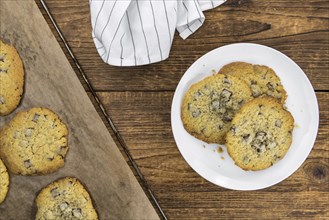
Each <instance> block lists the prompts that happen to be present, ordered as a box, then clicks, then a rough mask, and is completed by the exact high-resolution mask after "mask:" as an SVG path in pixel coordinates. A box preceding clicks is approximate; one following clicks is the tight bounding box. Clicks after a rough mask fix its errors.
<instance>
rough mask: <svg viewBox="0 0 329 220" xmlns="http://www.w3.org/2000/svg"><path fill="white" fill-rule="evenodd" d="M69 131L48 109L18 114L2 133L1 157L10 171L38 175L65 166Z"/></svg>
mask: <svg viewBox="0 0 329 220" xmlns="http://www.w3.org/2000/svg"><path fill="white" fill-rule="evenodd" d="M67 136H68V130H67V127H66V126H65V124H64V123H63V122H62V121H61V119H60V118H59V117H58V116H57V115H56V114H55V113H54V112H52V111H51V110H49V109H46V108H31V109H30V110H28V111H22V112H18V113H17V114H16V115H15V116H14V118H13V119H12V120H11V121H10V122H9V123H8V124H6V125H5V126H4V127H3V128H2V129H1V130H0V139H1V143H0V155H1V157H2V159H3V161H4V163H5V164H6V165H7V168H8V170H9V171H10V172H12V173H14V174H21V175H38V174H47V173H51V172H54V171H56V170H58V169H59V168H61V167H62V166H64V158H65V155H66V153H67V150H68V145H67Z"/></svg>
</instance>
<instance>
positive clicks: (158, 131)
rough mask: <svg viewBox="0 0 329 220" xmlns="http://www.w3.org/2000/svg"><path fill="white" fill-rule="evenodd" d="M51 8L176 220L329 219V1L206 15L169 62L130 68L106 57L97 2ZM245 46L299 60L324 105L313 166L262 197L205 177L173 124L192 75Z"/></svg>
mask: <svg viewBox="0 0 329 220" xmlns="http://www.w3.org/2000/svg"><path fill="white" fill-rule="evenodd" d="M46 2H47V4H48V6H49V8H50V11H51V13H52V14H53V16H54V18H55V20H56V22H57V23H58V25H59V27H60V28H61V30H62V32H63V34H64V36H65V38H66V39H67V40H68V42H69V45H70V46H71V48H72V49H73V51H74V53H75V55H76V56H77V58H78V60H79V62H80V63H81V65H82V67H83V69H84V70H85V72H86V74H87V75H88V77H89V79H90V80H91V82H92V85H93V86H94V88H95V89H96V90H97V91H98V95H99V96H100V97H101V100H102V102H103V103H104V104H105V106H106V109H107V112H108V113H110V115H111V117H112V118H113V120H114V123H115V125H116V126H117V127H118V130H119V132H120V134H121V135H122V136H123V138H124V140H125V142H126V143H127V145H128V147H129V149H130V151H131V153H132V156H133V158H134V159H135V160H136V162H137V164H138V166H139V167H140V169H141V171H142V172H143V174H144V175H145V177H146V179H147V181H148V183H149V185H150V186H151V189H152V190H154V192H155V195H156V197H157V198H158V199H159V202H160V205H161V206H162V207H163V209H164V211H165V212H166V214H167V215H168V217H169V219H232V218H248V219H255V218H259V219H320V218H322V219H329V208H328V207H329V164H328V163H329V144H328V143H329V140H328V137H329V104H328V100H329V38H328V34H329V15H328V10H329V3H328V1H326V0H318V1H312V0H305V1H300V0H270V1H263V0H228V1H227V2H226V3H225V4H224V5H222V6H221V7H218V8H216V9H214V10H211V11H208V12H206V13H205V15H206V22H205V24H204V25H203V27H202V28H201V29H200V30H198V31H197V33H195V34H193V35H192V36H191V37H189V39H187V40H185V41H183V40H182V39H180V38H179V36H178V35H177V34H176V36H175V39H174V42H173V47H172V50H171V54H170V57H169V59H168V60H166V61H163V62H161V63H157V64H152V65H148V66H143V67H129V68H118V67H112V66H109V65H107V64H104V63H103V61H102V60H101V59H100V58H99V57H98V55H97V53H96V49H95V47H94V45H93V43H92V39H91V26H90V17H89V16H90V15H89V5H88V1H79V0H46ZM40 8H41V7H40ZM41 9H42V8H41ZM48 22H49V20H48ZM50 27H52V25H50ZM57 39H58V38H57ZM235 42H254V43H260V44H264V45H267V46H271V47H274V48H275V49H278V50H280V51H282V52H283V53H285V54H287V55H288V56H290V57H291V58H292V59H294V61H296V62H297V63H298V64H299V65H300V66H301V67H302V69H303V70H304V71H305V73H306V74H307V75H308V77H309V79H310V80H311V82H312V84H313V86H314V88H315V89H316V91H318V92H317V97H318V101H319V105H320V127H319V134H318V137H317V140H316V143H315V145H314V148H313V150H312V152H311V154H310V155H309V157H308V159H307V160H306V161H305V162H304V163H303V165H302V166H301V167H300V168H299V169H298V170H297V171H296V172H295V173H294V174H293V175H292V176H290V177H289V178H288V179H286V180H285V181H283V182H281V183H279V184H277V185H275V186H272V187H270V188H267V189H263V190H259V191H254V192H239V191H231V190H226V189H224V188H221V187H218V186H215V185H213V184H211V183H209V182H207V181H206V180H204V179H203V178H201V177H200V176H199V175H198V174H196V173H195V172H194V171H193V170H192V169H191V168H190V167H189V166H188V164H187V163H186V162H185V160H184V159H183V158H182V156H181V155H180V153H179V151H178V149H177V147H176V145H175V142H174V139H173V136H172V132H171V127H170V107H171V100H172V96H173V94H174V89H175V88H176V86H177V83H178V82H179V80H180V78H181V76H182V75H183V74H184V72H185V71H186V69H187V68H188V67H189V66H190V65H191V64H192V63H193V62H194V61H195V60H196V59H197V58H199V57H200V56H201V55H203V54H205V53H207V52H208V51H209V50H212V49H214V48H217V47H219V46H222V45H226V44H229V43H235ZM64 51H65V50H64ZM66 54H67V53H66ZM69 60H70V62H71V64H72V65H73V63H72V61H71V59H69ZM73 67H74V65H73ZM80 79H81V78H80ZM81 81H82V80H81ZM82 83H84V82H83V81H82ZM85 89H86V90H88V89H87V88H86V87H85ZM89 96H90V98H92V96H91V95H90V93H89ZM94 104H95V103H94ZM96 109H98V112H99V113H100V114H101V112H100V111H99V108H98V107H97V106H96ZM103 119H104V118H103ZM107 127H108V129H110V127H109V126H108V125H107Z"/></svg>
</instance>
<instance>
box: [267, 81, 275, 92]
mask: <svg viewBox="0 0 329 220" xmlns="http://www.w3.org/2000/svg"><path fill="white" fill-rule="evenodd" d="M266 86H267V88H268V89H269V90H271V91H274V85H273V84H272V83H271V82H268V83H267V84H266Z"/></svg>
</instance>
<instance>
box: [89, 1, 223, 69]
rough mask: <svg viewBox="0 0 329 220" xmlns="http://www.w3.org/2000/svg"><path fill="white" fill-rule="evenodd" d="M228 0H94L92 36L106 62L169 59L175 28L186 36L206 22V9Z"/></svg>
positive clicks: (135, 63) (132, 63)
mask: <svg viewBox="0 0 329 220" xmlns="http://www.w3.org/2000/svg"><path fill="white" fill-rule="evenodd" d="M224 2H225V0H90V2H89V4H90V10H91V24H92V29H93V32H92V36H93V40H94V42H95V45H96V48H97V51H98V53H99V55H100V56H101V58H102V59H103V60H104V62H106V63H108V64H111V65H115V66H138V65H145V64H150V63H155V62H159V61H161V60H165V59H167V58H168V56H169V52H170V48H171V44H172V41H173V37H174V32H175V30H177V31H178V32H179V34H180V36H181V37H182V38H183V39H186V38H187V37H188V36H189V35H191V34H192V33H193V32H195V31H196V30H197V29H198V28H199V27H200V26H201V25H202V24H203V22H204V20H205V16H204V14H203V11H205V10H208V9H212V8H215V7H217V6H219V5H220V4H222V3H224Z"/></svg>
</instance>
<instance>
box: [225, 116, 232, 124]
mask: <svg viewBox="0 0 329 220" xmlns="http://www.w3.org/2000/svg"><path fill="white" fill-rule="evenodd" d="M232 119H233V118H232V116H231V115H230V114H225V115H224V117H223V122H225V123H227V122H231V121H232Z"/></svg>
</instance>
